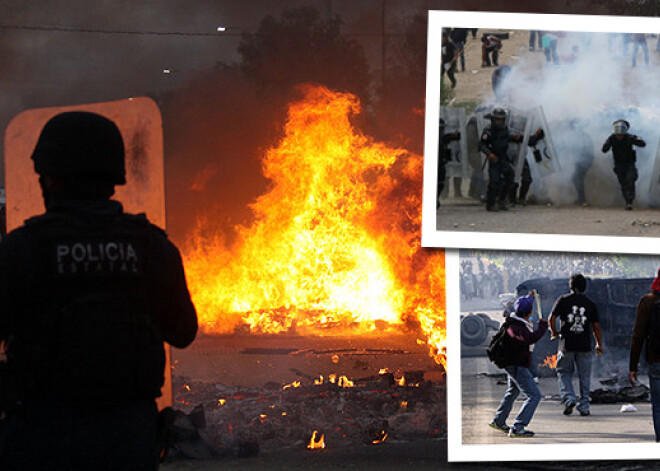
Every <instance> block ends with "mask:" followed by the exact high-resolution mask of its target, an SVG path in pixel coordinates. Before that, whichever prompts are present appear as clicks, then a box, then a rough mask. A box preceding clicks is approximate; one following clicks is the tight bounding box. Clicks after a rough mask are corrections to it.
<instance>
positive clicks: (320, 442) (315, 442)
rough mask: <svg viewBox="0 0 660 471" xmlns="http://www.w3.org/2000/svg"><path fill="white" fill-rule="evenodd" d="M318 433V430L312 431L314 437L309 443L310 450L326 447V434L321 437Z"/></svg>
mask: <svg viewBox="0 0 660 471" xmlns="http://www.w3.org/2000/svg"><path fill="white" fill-rule="evenodd" d="M318 434H319V431H318V430H314V433H312V438H311V439H310V440H309V444H308V445H307V448H309V449H310V450H319V449H322V448H325V434H321V436H320V437H319V436H318Z"/></svg>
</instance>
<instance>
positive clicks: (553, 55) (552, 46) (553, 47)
mask: <svg viewBox="0 0 660 471" xmlns="http://www.w3.org/2000/svg"><path fill="white" fill-rule="evenodd" d="M543 52H544V53H545V61H546V63H548V64H549V63H550V61H551V59H552V62H553V63H554V64H555V65H556V64H559V56H557V40H556V39H551V40H550V41H549V43H548V47H545V48H543Z"/></svg>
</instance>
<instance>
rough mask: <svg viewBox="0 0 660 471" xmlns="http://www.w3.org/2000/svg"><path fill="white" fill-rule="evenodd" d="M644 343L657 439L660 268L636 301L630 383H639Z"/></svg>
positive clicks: (659, 424)
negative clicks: (646, 292) (638, 377)
mask: <svg viewBox="0 0 660 471" xmlns="http://www.w3.org/2000/svg"><path fill="white" fill-rule="evenodd" d="M644 343H646V363H647V364H648V368H649V386H650V388H651V410H652V414H653V429H654V431H655V441H656V442H660V270H658V274H657V276H656V277H655V279H654V280H653V284H652V285H651V292H650V293H648V294H646V295H644V296H643V297H642V298H641V299H640V300H639V303H638V304H637V312H636V314H635V325H634V327H633V334H632V340H631V345H630V373H629V374H628V379H629V381H630V384H632V385H633V386H638V385H639V382H638V380H637V365H638V363H639V357H640V355H641V353H642V346H643V345H644Z"/></svg>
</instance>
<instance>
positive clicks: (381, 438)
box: [371, 430, 389, 445]
mask: <svg viewBox="0 0 660 471" xmlns="http://www.w3.org/2000/svg"><path fill="white" fill-rule="evenodd" d="M388 435H389V434H388V433H387V432H386V431H385V430H381V432H380V438H377V439H375V440H372V442H371V443H373V444H374V445H378V444H379V443H383V442H384V441H385V439H386V438H387V436H388Z"/></svg>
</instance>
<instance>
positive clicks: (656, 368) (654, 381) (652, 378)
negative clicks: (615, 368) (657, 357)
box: [649, 363, 660, 442]
mask: <svg viewBox="0 0 660 471" xmlns="http://www.w3.org/2000/svg"><path fill="white" fill-rule="evenodd" d="M649 386H650V387H651V410H652V411H653V429H654V430H655V441H656V442H660V363H649Z"/></svg>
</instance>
